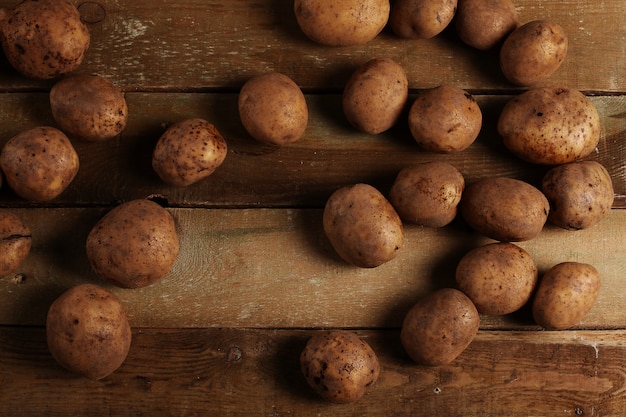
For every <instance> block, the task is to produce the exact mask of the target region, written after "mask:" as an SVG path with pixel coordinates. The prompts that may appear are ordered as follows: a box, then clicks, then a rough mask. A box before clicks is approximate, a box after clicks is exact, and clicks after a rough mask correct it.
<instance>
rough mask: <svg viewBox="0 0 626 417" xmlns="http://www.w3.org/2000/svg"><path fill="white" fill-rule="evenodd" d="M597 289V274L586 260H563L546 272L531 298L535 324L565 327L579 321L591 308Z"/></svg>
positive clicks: (598, 283) (548, 327) (598, 275)
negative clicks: (584, 261)
mask: <svg viewBox="0 0 626 417" xmlns="http://www.w3.org/2000/svg"><path fill="white" fill-rule="evenodd" d="M599 293H600V274H599V273H598V271H597V270H596V269H595V268H594V267H593V266H592V265H589V264H585V263H581V262H563V263H560V264H557V265H555V266H553V267H552V268H550V269H549V270H548V272H546V273H545V274H544V275H543V277H542V278H541V280H540V281H539V286H538V288H537V293H536V294H535V297H534V299H533V305H532V312H533V317H534V319H535V322H537V324H538V325H540V326H542V327H544V328H546V329H551V330H564V329H568V328H570V327H573V326H575V325H576V324H578V323H579V322H580V321H581V320H582V319H583V318H584V317H585V316H586V315H587V313H588V312H589V311H590V310H591V308H592V307H593V305H594V303H595V302H596V299H597V298H598V295H599Z"/></svg>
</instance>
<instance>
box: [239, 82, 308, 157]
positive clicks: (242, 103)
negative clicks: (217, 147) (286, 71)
mask: <svg viewBox="0 0 626 417" xmlns="http://www.w3.org/2000/svg"><path fill="white" fill-rule="evenodd" d="M238 106H239V117H240V118H241V122H242V124H243V126H244V128H245V129H246V131H247V132H248V133H249V134H250V136H252V137H253V138H254V139H256V140H258V141H259V142H261V143H265V144H271V145H284V144H287V143H292V142H295V141H297V140H298V139H300V137H301V136H302V135H303V134H304V131H305V130H306V127H307V124H308V120H309V110H308V107H307V104H306V99H305V98H304V94H302V91H301V90H300V87H298V85H297V84H296V83H295V82H293V80H291V79H290V78H289V77H287V76H286V75H283V74H279V73H276V72H274V73H269V74H263V75H258V76H256V77H252V78H251V79H249V80H248V81H247V82H246V83H245V84H244V85H243V87H242V88H241V91H240V93H239V101H238Z"/></svg>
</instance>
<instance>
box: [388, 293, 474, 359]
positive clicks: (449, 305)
mask: <svg viewBox="0 0 626 417" xmlns="http://www.w3.org/2000/svg"><path fill="white" fill-rule="evenodd" d="M479 326H480V316H479V315H478V311H477V310H476V307H475V306H474V304H473V303H472V301H471V300H470V299H469V298H468V297H467V296H466V295H465V294H463V293H462V292H461V291H459V290H457V289H454V288H442V289H439V290H436V291H435V292H433V293H432V294H430V295H428V296H426V297H424V298H423V299H422V300H420V301H419V302H418V303H417V304H415V305H414V306H413V307H412V308H411V309H410V310H409V312H408V313H407V314H406V316H405V317H404V320H403V322H402V329H401V331H400V340H401V342H402V346H403V347H404V350H405V351H406V353H407V354H408V355H409V357H410V358H411V359H412V360H413V361H414V362H416V363H418V364H421V365H426V366H441V365H447V364H449V363H450V362H452V361H453V360H455V359H456V358H457V357H458V356H459V355H460V354H461V353H463V351H464V350H465V349H466V348H467V347H468V346H469V344H470V343H471V342H472V340H474V337H475V336H476V333H478V327H479Z"/></svg>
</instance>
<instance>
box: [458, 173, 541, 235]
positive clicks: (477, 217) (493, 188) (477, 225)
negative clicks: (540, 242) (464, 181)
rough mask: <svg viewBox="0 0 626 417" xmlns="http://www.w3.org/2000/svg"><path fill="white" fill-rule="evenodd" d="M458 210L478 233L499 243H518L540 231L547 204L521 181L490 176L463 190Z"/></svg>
mask: <svg viewBox="0 0 626 417" xmlns="http://www.w3.org/2000/svg"><path fill="white" fill-rule="evenodd" d="M459 209H460V212H461V215H462V216H463V218H464V219H465V221H466V222H467V224H468V225H469V226H470V227H472V228H473V229H474V230H476V231H477V232H479V233H482V234H483V235H485V236H487V237H490V238H492V239H495V240H499V241H501V242H518V241H523V240H530V239H532V238H534V237H535V236H537V235H538V234H539V232H541V230H542V229H543V226H544V225H545V223H546V221H547V219H548V212H549V211H550V205H549V203H548V200H547V199H546V197H545V196H544V195H543V193H542V192H541V191H539V190H538V189H537V188H535V187H533V186H532V185H530V184H528V183H526V182H524V181H520V180H516V179H513V178H497V177H490V178H484V179H481V180H478V181H476V182H474V183H473V184H470V185H469V186H468V187H467V188H466V189H465V192H464V193H463V198H462V199H461V203H460V204H459Z"/></svg>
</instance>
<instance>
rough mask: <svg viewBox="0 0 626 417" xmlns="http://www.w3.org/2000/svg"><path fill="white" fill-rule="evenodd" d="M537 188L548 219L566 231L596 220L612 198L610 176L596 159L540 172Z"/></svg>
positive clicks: (601, 216) (578, 228)
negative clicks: (547, 207)
mask: <svg viewBox="0 0 626 417" xmlns="http://www.w3.org/2000/svg"><path fill="white" fill-rule="evenodd" d="M541 187H542V190H543V193H544V194H545V196H546V197H547V198H548V201H549V202H550V214H549V215H548V221H549V222H551V223H552V224H555V225H557V226H559V227H562V228H564V229H570V230H580V229H587V228H589V227H591V226H593V225H595V224H597V223H598V222H600V220H602V219H603V218H604V217H606V215H607V214H608V213H609V211H610V210H611V207H612V206H613V201H614V199H615V192H614V190H613V181H612V180H611V175H610V174H609V172H608V171H607V170H606V168H605V167H604V166H602V164H600V163H599V162H596V161H581V162H572V163H569V164H565V165H559V166H557V167H554V168H552V169H551V170H550V171H548V172H547V173H546V174H545V175H544V177H543V181H542V186H541Z"/></svg>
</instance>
